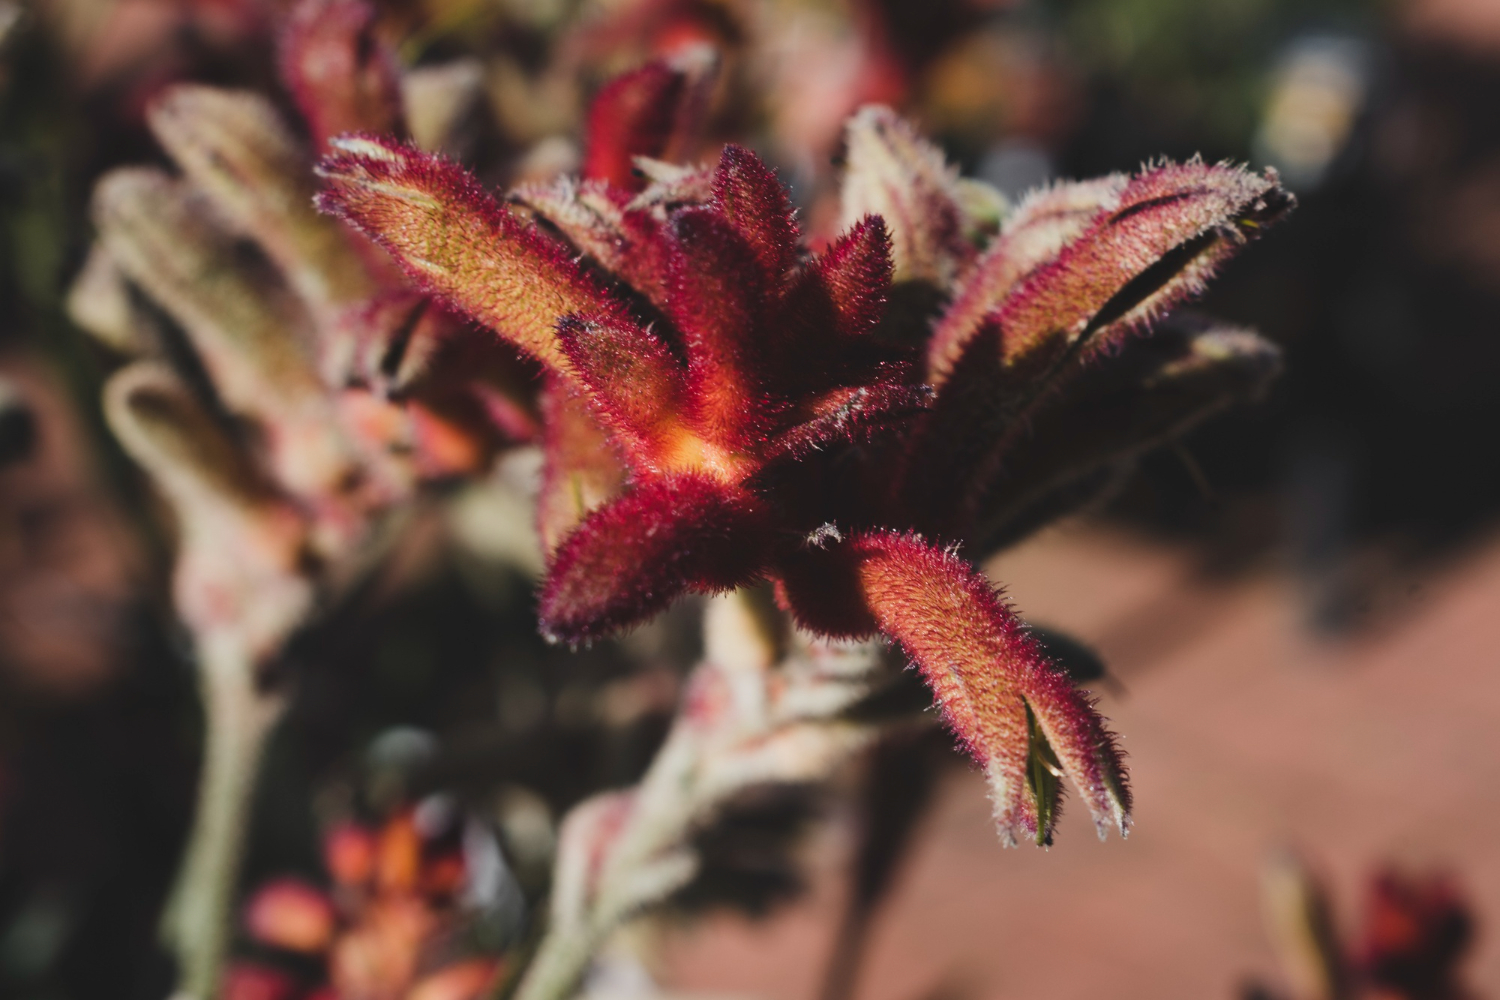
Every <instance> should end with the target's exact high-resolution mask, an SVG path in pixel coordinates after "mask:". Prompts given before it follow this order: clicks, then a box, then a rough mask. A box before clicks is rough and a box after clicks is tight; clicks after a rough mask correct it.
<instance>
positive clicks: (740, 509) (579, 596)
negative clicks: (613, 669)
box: [540, 474, 768, 642]
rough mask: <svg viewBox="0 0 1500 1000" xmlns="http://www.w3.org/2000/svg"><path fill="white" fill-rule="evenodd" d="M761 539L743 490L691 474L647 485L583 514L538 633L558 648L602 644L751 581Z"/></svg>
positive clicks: (562, 556)
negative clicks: (695, 597) (698, 597)
mask: <svg viewBox="0 0 1500 1000" xmlns="http://www.w3.org/2000/svg"><path fill="white" fill-rule="evenodd" d="M767 539H768V532H767V529H766V524H765V517H764V513H763V512H762V511H761V509H760V507H759V505H758V504H757V503H756V501H755V499H754V497H752V496H751V495H750V494H748V493H746V492H744V491H743V490H738V489H735V488H733V487H729V486H725V485H723V484H722V483H720V482H717V481H716V480H713V479H709V478H707V477H705V476H699V475H692V474H688V475H680V476H664V477H661V478H656V479H650V480H647V481H646V482H644V483H641V484H639V485H637V486H636V487H635V488H634V489H632V490H630V491H629V492H627V493H625V494H623V495H622V496H620V497H618V498H617V499H615V500H613V501H611V502H610V503H608V504H606V505H605V506H603V507H600V508H599V509H598V510H596V511H594V512H593V513H592V514H590V515H589V516H588V517H587V518H586V519H584V521H583V523H582V524H580V525H579V526H578V528H577V530H576V531H574V532H573V534H572V535H570V536H569V537H568V539H567V541H565V542H563V544H562V545H561V546H560V547H559V548H558V550H557V552H556V553H554V555H553V557H552V564H551V567H550V568H549V571H548V574H547V582H546V585H545V587H544V588H543V591H542V597H541V609H540V611H541V628H542V633H543V634H544V635H546V636H547V637H548V638H549V639H552V640H554V641H559V640H560V641H564V642H581V641H584V640H588V639H594V638H599V637H601V636H604V635H607V634H609V633H611V632H614V631H617V630H619V629H622V628H626V627H629V626H631V625H635V624H637V623H639V622H642V621H644V620H645V619H647V618H649V617H650V616H652V615H654V614H656V613H657V612H658V611H661V610H663V609H665V608H666V607H667V606H668V605H669V604H671V603H672V602H673V601H674V600H676V599H677V598H678V597H680V596H682V595H683V594H686V593H689V592H696V593H717V592H720V591H724V590H729V589H731V588H733V587H737V586H739V585H741V584H744V583H748V582H750V581H751V580H753V579H754V578H755V577H756V576H757V575H758V573H759V572H760V569H761V565H762V561H763V560H764V558H765V552H766V549H767V547H768V546H767Z"/></svg>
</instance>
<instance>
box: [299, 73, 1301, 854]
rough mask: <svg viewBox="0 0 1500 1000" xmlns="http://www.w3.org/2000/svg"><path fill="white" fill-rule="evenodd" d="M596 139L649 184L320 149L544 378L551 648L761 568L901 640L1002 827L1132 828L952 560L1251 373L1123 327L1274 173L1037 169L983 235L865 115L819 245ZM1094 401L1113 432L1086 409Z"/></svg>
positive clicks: (791, 603) (1027, 657) (383, 226)
mask: <svg viewBox="0 0 1500 1000" xmlns="http://www.w3.org/2000/svg"><path fill="white" fill-rule="evenodd" d="M652 72H657V70H654V69H647V70H642V71H640V72H639V74H638V75H637V79H645V74H647V73H652ZM622 86H623V85H622ZM658 131H659V130H658ZM618 141H620V142H623V143H626V144H628V148H630V149H631V151H632V152H637V154H638V155H637V158H636V159H635V163H636V165H637V169H638V170H639V171H640V172H641V174H642V175H643V176H644V178H645V180H646V182H647V183H646V184H645V185H644V187H643V188H642V189H641V190H639V191H637V190H634V187H635V186H636V185H630V186H625V187H621V186H620V185H618V184H614V183H611V181H610V179H609V178H607V177H593V178H587V177H586V178H585V179H584V180H583V181H581V182H575V181H571V180H564V181H560V182H557V183H555V184H553V185H551V186H547V187H527V188H523V189H521V190H519V191H517V192H516V193H515V195H514V196H513V204H505V203H502V202H501V201H499V200H497V199H496V198H494V197H493V196H492V195H491V194H489V193H488V192H487V191H485V190H484V189H483V188H482V187H481V186H480V185H479V184H478V183H477V182H476V181H475V180H474V179H473V178H472V177H471V176H470V175H468V174H467V173H466V172H465V171H463V170H462V169H461V168H460V167H458V166H456V165H454V164H452V163H450V162H448V161H446V160H444V159H442V158H440V157H436V156H432V155H429V154H426V153H423V152H421V151H420V150H417V149H415V148H413V147H411V146H409V145H406V144H403V143H400V142H398V141H395V140H392V139H389V138H382V137H378V136H373V135H368V134H365V135H354V136H345V137H341V138H338V139H336V140H334V141H333V146H334V149H335V151H334V152H333V153H332V154H331V155H329V156H328V157H326V158H325V159H324V160H323V161H322V163H321V165H320V167H319V170H320V173H321V174H322V175H323V177H324V178H325V180H326V182H327V184H326V188H325V190H324V192H323V193H322V194H321V195H320V205H321V206H322V207H323V208H324V210H325V211H328V212H330V213H333V214H335V215H338V216H339V217H341V218H344V219H346V220H348V221H349V222H351V223H353V224H354V225H355V226H356V227H357V228H358V229H359V230H360V231H362V232H363V233H365V234H366V235H368V236H369V237H371V238H372V239H374V240H375V241H376V242H378V243H379V244H380V245H381V246H382V247H384V248H385V249H386V250H387V251H388V252H389V253H390V255H391V256H392V258H393V259H395V260H396V261H397V262H398V263H399V264H400V265H401V266H402V267H403V268H404V269H405V271H406V273H407V274H408V275H409V276H410V278H411V279H412V280H413V281H415V282H416V283H417V284H418V285H419V286H420V287H422V288H423V289H424V290H426V291H427V292H429V293H431V294H433V295H435V296H437V297H439V298H441V299H442V300H443V301H445V302H446V303H448V304H449V305H450V306H451V307H453V308H454V309H456V310H458V311H460V312H462V313H464V314H466V315H468V316H469V317H471V318H472V319H474V320H476V321H478V322H480V323H483V324H485V325H487V326H489V327H490V328H491V329H493V330H494V331H495V332H496V333H497V334H499V335H500V336H501V337H502V338H503V339H505V340H507V341H509V342H511V343H512V344H514V345H515V346H517V347H519V348H520V349H521V350H523V351H525V352H526V353H527V354H529V355H530V356H531V357H533V358H535V359H536V360H537V361H538V362H540V363H541V364H542V365H543V367H544V368H545V369H546V373H547V388H546V395H547V401H546V406H545V424H546V450H547V459H548V470H547V482H546V486H545V488H544V494H543V496H542V498H541V512H540V515H539V518H540V527H541V531H542V536H543V540H544V543H545V545H546V547H547V549H548V557H547V558H548V567H547V576H546V580H545V583H544V587H543V592H542V595H541V608H540V611H541V620H542V628H543V630H544V632H546V633H547V634H548V635H550V636H552V637H553V638H556V639H559V640H563V641H567V642H575V643H576V642H582V641H587V640H590V639H593V638H596V637H600V636H604V635H608V634H611V633H613V632H615V631H618V630H620V629H622V628H626V627H629V626H631V625H634V624H637V623H639V622H642V621H644V620H646V619H648V618H650V617H651V616H652V615H654V614H656V613H658V612H659V611H661V610H663V609H664V608H666V607H667V606H668V605H669V604H670V603H671V602H673V601H674V600H675V599H677V598H678V597H680V596H682V595H684V594H686V593H690V592H698V593H716V592H722V591H725V590H728V589H732V588H734V587H738V586H743V585H746V584H749V583H752V582H754V581H756V580H761V579H766V580H770V581H772V582H773V583H774V585H775V589H776V595H777V599H778V602H779V603H780V605H781V607H782V608H783V609H784V610H785V611H786V612H787V613H789V614H790V615H791V616H792V617H793V618H794V619H795V621H796V622H797V623H798V624H799V625H800V626H801V627H803V628H804V629H806V630H808V631H810V632H812V633H814V634H818V635H824V636H834V637H850V638H854V637H865V636H869V635H872V634H875V633H877V632H878V633H881V634H883V635H885V636H887V637H888V638H890V639H892V640H894V641H895V642H897V643H899V644H900V645H901V647H902V648H903V649H904V650H905V651H906V652H907V653H908V654H909V656H910V657H911V659H912V660H913V661H914V663H915V664H916V666H917V667H918V668H919V669H920V671H921V672H922V674H923V676H924V678H925V679H926V680H927V682H928V684H929V685H930V686H931V687H932V689H933V691H934V692H935V694H936V696H937V700H938V702H939V704H940V706H941V708H942V711H943V714H944V717H945V718H946V720H947V721H948V723H949V725H950V726H951V727H952V728H953V730H954V731H955V733H956V734H957V735H958V736H959V738H960V739H961V740H962V741H963V742H964V743H965V744H966V745H967V746H968V748H969V749H970V751H971V752H972V753H973V755H974V757H975V758H976V759H977V760H978V761H979V762H980V763H981V764H982V765H983V766H984V767H985V769H986V771H987V773H988V775H989V780H990V785H991V792H992V795H993V798H994V802H995V815H996V820H997V824H998V827H999V830H1000V833H1001V836H1002V838H1003V839H1005V840H1006V841H1008V842H1014V840H1016V839H1018V838H1020V837H1025V838H1028V839H1034V840H1036V841H1037V842H1038V843H1048V842H1050V839H1051V835H1052V829H1053V825H1054V822H1055V818H1056V814H1057V804H1058V796H1059V793H1060V783H1059V779H1060V778H1061V777H1062V776H1064V775H1065V776H1067V777H1068V778H1069V779H1070V780H1071V781H1072V783H1073V784H1074V785H1075V787H1076V788H1077V789H1078V791H1079V792H1080V794H1081V796H1082V798H1083V799H1084V801H1085V803H1086V804H1087V805H1088V807H1089V809H1090V811H1091V812H1092V813H1093V815H1094V819H1095V822H1096V824H1097V825H1098V827H1099V830H1100V833H1101V835H1102V834H1103V832H1104V831H1105V830H1106V829H1107V828H1108V827H1115V828H1117V829H1119V830H1120V832H1121V833H1122V834H1123V833H1124V832H1125V831H1126V830H1127V828H1128V823H1129V807H1130V796H1129V792H1128V789H1127V786H1126V782H1125V776H1124V771H1123V768H1122V765H1121V759H1120V754H1119V751H1118V749H1117V747H1116V744H1115V739H1114V737H1113V735H1112V734H1111V733H1110V732H1109V731H1108V730H1107V729H1106V728H1105V726H1104V724H1103V722H1102V720H1101V719H1100V718H1099V716H1098V714H1097V713H1096V712H1095V710H1094V708H1093V705H1092V703H1091V701H1090V699H1089V698H1088V696H1087V695H1085V694H1084V693H1082V692H1080V691H1079V690H1077V689H1076V688H1075V687H1074V686H1073V684H1072V683H1071V682H1070V681H1069V680H1068V678H1067V677H1066V675H1065V674H1064V673H1063V672H1062V671H1061V670H1059V669H1058V668H1056V667H1055V666H1054V665H1053V664H1051V663H1050V662H1049V661H1048V659H1047V658H1046V657H1045V655H1044V654H1043V653H1042V651H1041V650H1040V648H1039V647H1038V645H1037V644H1036V643H1035V641H1034V640H1033V639H1032V638H1031V637H1030V636H1029V635H1028V633H1027V631H1026V629H1025V627H1024V625H1023V624H1022V623H1021V621H1020V620H1019V619H1018V618H1017V617H1016V615H1015V614H1014V613H1013V612H1012V611H1011V609H1010V608H1009V607H1008V606H1007V605H1006V603H1005V602H1004V601H1003V600H1002V599H1001V598H1000V597H999V596H998V595H997V594H996V592H995V590H994V588H993V587H992V585H991V584H990V583H989V582H988V581H987V580H986V579H985V577H984V576H983V574H982V573H981V572H980V571H979V570H978V569H977V568H976V566H975V564H974V562H972V561H971V559H970V558H965V556H964V555H961V554H960V551H961V550H960V548H959V545H960V543H963V542H966V541H968V542H972V543H974V546H975V549H971V550H970V551H973V553H974V555H983V550H982V548H978V547H979V546H982V545H983V544H984V543H985V540H986V539H987V538H990V537H997V536H1000V535H1003V533H1004V530H1005V529H1006V528H1008V527H1012V525H1009V524H1007V523H1005V520H1006V519H1004V518H1002V519H1001V523H999V524H996V523H993V520H994V515H995V514H996V513H997V512H1004V511H1005V510H1006V509H1007V508H1014V507H1016V506H1017V505H1019V506H1020V507H1025V506H1027V505H1028V504H1027V502H1029V501H1032V500H1034V499H1036V498H1038V497H1040V498H1045V497H1046V496H1047V495H1049V494H1050V493H1051V492H1052V491H1055V490H1057V489H1059V488H1062V487H1066V486H1069V485H1072V484H1074V483H1076V482H1077V480H1078V479H1079V477H1080V476H1083V475H1087V474H1089V473H1091V472H1094V471H1097V470H1098V469H1099V468H1100V467H1102V466H1106V465H1108V464H1110V463H1111V462H1113V461H1115V460H1117V459H1118V458H1120V456H1122V455H1128V454H1131V453H1132V452H1133V451H1134V450H1138V449H1139V448H1141V447H1145V446H1147V445H1148V444H1151V443H1154V442H1156V441H1158V440H1160V438H1161V436H1162V435H1163V434H1165V433H1169V432H1171V431H1174V430H1178V429H1180V428H1181V427H1182V426H1184V425H1186V424H1188V423H1191V422H1192V421H1193V420H1194V419H1197V418H1198V417H1201V416H1202V414H1203V413H1204V412H1207V411H1210V410H1212V409H1215V408H1217V407H1218V406H1221V405H1223V403H1224V401H1225V399H1226V398H1232V397H1233V396H1234V395H1236V394H1238V393H1243V392H1246V391H1249V390H1252V389H1254V388H1256V387H1258V386H1259V385H1260V384H1262V383H1263V382H1264V380H1265V378H1266V377H1267V376H1268V375H1269V374H1270V373H1271V372H1273V371H1274V369H1275V366H1276V361H1275V352H1274V350H1272V349H1271V348H1269V347H1268V346H1267V345H1265V344H1264V342H1262V341H1259V340H1258V339H1256V338H1254V337H1253V335H1249V334H1246V333H1243V332H1236V331H1222V330H1217V329H1213V328H1203V327H1201V326H1200V327H1197V328H1192V327H1191V326H1189V327H1186V328H1182V327H1179V328H1178V329H1177V330H1176V332H1175V334H1174V335H1173V336H1171V337H1169V338H1167V339H1166V340H1165V341H1163V342H1160V343H1153V342H1152V340H1151V339H1149V338H1145V339H1143V338H1141V337H1140V336H1138V334H1140V333H1142V332H1144V331H1146V330H1148V329H1149V328H1150V326H1151V324H1152V323H1153V321H1155V320H1156V319H1158V318H1160V317H1162V316H1163V315H1164V314H1166V313H1167V312H1168V311H1169V310H1170V309H1171V308H1172V307H1173V306H1175V305H1176V304H1177V303H1178V302H1180V301H1181V300H1183V299H1184V298H1186V297H1188V296H1191V295H1193V294H1195V293H1197V292H1199V291H1200V290H1201V289H1202V287H1203V285H1204V282H1205V281H1206V280H1207V278H1208V277H1209V276H1210V275H1211V274H1212V273H1213V272H1214V270H1215V269H1216V268H1217V267H1218V266H1219V265H1220V264H1221V263H1222V262H1223V261H1224V260H1225V259H1226V258H1227V257H1228V256H1230V255H1231V254H1232V253H1234V252H1235V251H1236V250H1237V249H1239V248H1240V247H1241V246H1243V245H1244V244H1245V243H1246V242H1247V241H1248V240H1249V239H1251V238H1253V237H1254V236H1255V235H1257V234H1258V233H1259V232H1260V231H1261V229H1262V228H1263V227H1264V226H1265V225H1267V224H1269V223H1271V222H1273V221H1275V220H1276V219H1277V218H1278V217H1279V216H1281V215H1282V214H1283V213H1284V212H1285V211H1286V210H1287V208H1288V207H1289V206H1290V204H1291V198H1290V196H1289V195H1288V194H1286V193H1285V192H1284V191H1283V190H1282V189H1281V188H1280V187H1279V186H1278V184H1277V182H1276V178H1275V176H1274V174H1267V175H1266V176H1256V175H1253V174H1250V173H1247V172H1245V171H1243V170H1239V169H1237V168H1234V167H1230V166H1224V165H1208V164H1204V163H1200V162H1190V163H1186V164H1157V165H1151V166H1148V167H1147V168H1146V169H1144V170H1143V171H1142V172H1141V173H1139V174H1138V175H1136V176H1133V177H1126V176H1111V177H1107V178H1103V179H1100V180H1096V181H1090V182H1085V183H1063V184H1058V185H1055V186H1053V187H1051V188H1048V189H1045V190H1042V191H1040V192H1038V193H1035V194H1033V195H1032V196H1031V197H1029V198H1028V199H1027V200H1026V201H1024V202H1023V203H1022V204H1021V205H1019V206H1018V207H1016V208H1015V209H1014V210H1013V211H1010V212H1008V213H1007V214H1006V215H1005V217H1004V222H1003V224H1002V225H1001V227H1000V230H999V233H998V235H992V234H994V220H995V216H996V215H997V214H998V213H999V212H1000V211H1001V200H1000V199H999V198H998V196H997V195H995V194H994V193H993V192H988V191H985V190H983V189H982V188H981V187H979V186H977V185H974V184H972V183H964V182H960V181H959V180H958V179H957V177H956V176H955V175H954V173H953V172H952V171H951V170H950V169H949V168H948V167H947V166H946V164H944V162H943V160H942V157H941V154H939V153H938V151H937V150H936V149H934V148H933V147H931V146H930V145H928V144H927V143H926V142H924V141H923V140H922V139H921V138H920V137H919V136H917V135H916V133H915V132H914V131H913V130H912V128H911V127H910V126H909V125H908V124H907V123H905V122H904V121H902V120H901V119H900V118H898V117H897V116H896V115H895V114H894V113H892V112H891V111H889V110H887V109H884V108H880V107H870V108H866V109H864V110H862V111H861V112H860V113H859V114H858V115H856V116H855V117H854V119H853V120H852V121H851V122H850V124H849V127H848V134H847V136H846V148H847V151H848V155H847V173H846V177H845V181H844V194H843V205H844V216H845V229H844V231H843V233H842V234H840V235H839V236H838V237H837V238H836V239H834V240H833V241H831V242H830V243H829V244H828V245H827V246H826V247H824V248H823V249H822V250H821V251H820V252H816V253H814V252H811V251H810V250H809V249H808V248H806V247H805V246H804V244H803V240H802V235H801V233H800V232H799V228H798V224H797V221H796V217H795V213H794V211H793V209H792V206H791V203H790V200H789V198H788V195H787V193H786V191H785V190H784V189H783V188H782V186H781V184H780V183H779V181H778V180H777V178H776V176H775V174H774V173H773V172H772V171H771V170H770V169H769V168H768V167H767V166H766V165H765V164H764V163H763V162H762V161H761V160H760V159H759V158H758V157H756V156H755V155H754V154H753V153H751V152H750V151H748V150H746V149H743V148H741V147H738V146H733V145H730V146H727V147H725V149H724V150H723V153H722V155H721V156H720V157H719V160H718V162H717V164H716V165H713V166H711V167H696V166H677V165H673V164H668V163H665V162H662V161H657V160H652V159H649V158H647V157H646V155H641V154H647V155H649V154H650V153H651V152H652V151H653V150H654V149H659V148H660V147H661V143H660V142H659V140H653V139H652V137H650V136H634V135H625V136H622V137H620V138H619V140H618ZM605 159H606V158H601V160H600V162H604V161H605ZM922 290H926V291H927V292H928V293H935V294H928V295H927V296H926V301H928V302H931V301H934V300H935V301H938V302H939V303H941V305H940V306H939V307H938V308H937V309H936V310H935V311H933V310H928V311H926V312H924V311H923V309H922V308H920V303H921V301H922V299H923V296H922V295H921V294H916V293H918V292H920V291H922ZM913 303H917V305H916V306H913ZM898 306H905V308H898ZM1093 407H1100V408H1102V409H1103V410H1104V411H1105V412H1108V411H1109V410H1111V409H1113V410H1115V411H1116V412H1119V413H1121V414H1122V415H1123V416H1124V418H1125V423H1124V424H1123V425H1122V424H1121V423H1119V422H1110V423H1107V424H1095V423H1093V422H1092V421H1088V420H1079V419H1077V418H1076V416H1077V412H1078V411H1080V410H1082V411H1084V412H1087V411H1088V410H1089V409H1090V408H1093Z"/></svg>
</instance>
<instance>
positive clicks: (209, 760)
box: [162, 643, 286, 1000]
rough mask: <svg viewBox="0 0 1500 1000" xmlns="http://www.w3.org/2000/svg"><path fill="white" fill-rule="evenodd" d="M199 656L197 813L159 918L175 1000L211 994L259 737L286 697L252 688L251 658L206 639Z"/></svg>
mask: <svg viewBox="0 0 1500 1000" xmlns="http://www.w3.org/2000/svg"><path fill="white" fill-rule="evenodd" d="M207 646H208V648H205V649H204V650H203V652H202V655H201V657H200V663H199V689H200V696H201V697H202V699H203V714H204V728H205V746H204V754H203V770H202V772H201V774H200V776H199V780H198V804H197V814H196V815H195V817H194V819H193V830H192V835H191V837H190V839H189V841H188V847H187V851H186V853H185V854H184V855H183V862H182V868H181V870H180V871H179V872H178V875H177V884H176V886H175V887H174V888H173V891H172V899H171V903H170V904H169V905H168V907H167V911H166V914H165V916H164V918H163V921H162V934H163V937H164V938H165V939H166V941H167V944H168V945H169V947H171V949H172V950H173V951H174V952H175V953H176V955H177V962H178V970H177V972H178V987H177V992H176V994H175V997H174V1000H213V998H214V997H215V996H216V995H217V992H218V985H219V974H220V971H221V968H222V966H223V964H224V957H225V953H226V952H227V950H228V946H229V940H230V917H231V907H232V905H233V902H234V893H235V889H236V887H237V884H238V881H239V877H238V876H239V870H240V855H241V853H242V851H243V848H244V840H245V829H246V825H247V821H248V820H249V813H250V803H251V799H252V796H253V794H254V791H255V777H256V773H257V771H258V770H259V766H260V758H261V752H262V750H263V749H264V747H265V744H266V737H267V736H268V735H269V733H270V731H271V729H272V728H273V727H274V726H275V724H276V722H277V720H278V719H280V718H281V714H282V711H283V709H284V708H285V704H286V703H285V699H284V698H283V697H282V696H281V695H280V694H274V693H266V692H263V691H259V690H257V689H256V683H255V675H254V670H253V667H252V664H251V662H250V660H249V658H248V657H245V656H243V655H241V654H240V653H239V651H238V650H235V649H227V648H219V649H214V648H213V644H212V643H210V644H207Z"/></svg>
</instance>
